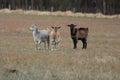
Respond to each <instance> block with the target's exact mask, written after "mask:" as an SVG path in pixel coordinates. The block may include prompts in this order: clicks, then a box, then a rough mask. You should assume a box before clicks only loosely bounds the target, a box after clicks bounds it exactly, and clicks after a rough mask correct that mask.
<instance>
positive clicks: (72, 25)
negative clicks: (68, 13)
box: [67, 24, 77, 28]
mask: <svg viewBox="0 0 120 80" xmlns="http://www.w3.org/2000/svg"><path fill="white" fill-rule="evenodd" d="M67 26H68V27H70V28H74V27H76V26H77V25H75V24H69V25H67Z"/></svg>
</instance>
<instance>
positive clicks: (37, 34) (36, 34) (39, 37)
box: [30, 25, 50, 49]
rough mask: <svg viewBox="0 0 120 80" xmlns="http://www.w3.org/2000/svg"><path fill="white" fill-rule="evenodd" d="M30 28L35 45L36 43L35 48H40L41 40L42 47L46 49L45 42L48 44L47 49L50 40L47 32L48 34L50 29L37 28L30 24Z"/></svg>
mask: <svg viewBox="0 0 120 80" xmlns="http://www.w3.org/2000/svg"><path fill="white" fill-rule="evenodd" d="M30 30H31V31H32V34H33V39H34V42H35V45H36V49H40V43H41V42H43V43H44V48H45V49H46V42H47V44H48V49H49V44H50V43H49V42H50V39H49V34H50V31H49V30H39V29H38V28H37V26H36V25H32V26H31V27H30Z"/></svg>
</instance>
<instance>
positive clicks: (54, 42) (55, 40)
mask: <svg viewBox="0 0 120 80" xmlns="http://www.w3.org/2000/svg"><path fill="white" fill-rule="evenodd" d="M60 28H61V27H52V31H51V32H50V42H51V46H52V50H53V49H55V48H56V46H58V44H59V42H60V40H61V37H60V32H59V31H58V29H60Z"/></svg>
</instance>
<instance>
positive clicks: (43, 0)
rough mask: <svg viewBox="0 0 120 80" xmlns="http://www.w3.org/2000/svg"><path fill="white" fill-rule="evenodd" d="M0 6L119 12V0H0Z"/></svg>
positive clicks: (105, 12)
mask: <svg viewBox="0 0 120 80" xmlns="http://www.w3.org/2000/svg"><path fill="white" fill-rule="evenodd" d="M0 8H1V9H3V8H9V9H25V10H31V9H32V10H41V11H45V10H46V11H66V10H71V11H73V12H83V13H85V12H87V13H98V12H101V13H103V14H119V13H120V0H0Z"/></svg>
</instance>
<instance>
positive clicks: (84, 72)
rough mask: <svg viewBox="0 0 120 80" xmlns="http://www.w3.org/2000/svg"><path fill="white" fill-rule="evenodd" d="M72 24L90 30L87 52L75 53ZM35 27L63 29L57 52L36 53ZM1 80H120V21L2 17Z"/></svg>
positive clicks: (0, 19) (54, 17)
mask: <svg viewBox="0 0 120 80" xmlns="http://www.w3.org/2000/svg"><path fill="white" fill-rule="evenodd" d="M70 23H75V24H77V25H78V27H88V28H89V37H88V48H87V49H86V50H82V43H81V42H80V41H79V43H78V48H77V49H73V43H72V40H71V38H70V30H69V28H68V27H67V26H66V25H67V24H70ZM32 24H37V25H38V26H39V29H46V28H49V29H51V26H54V25H57V26H61V27H62V28H61V29H60V32H61V37H62V41H61V43H60V45H59V47H58V50H56V51H50V50H44V49H43V44H41V50H35V45H34V42H33V37H32V33H31V32H30V31H29V27H30V26H31V25H32ZM11 70H16V71H15V72H12V71H11ZM0 80H120V19H115V18H114V19H98V18H83V17H82V18H81V17H79V18H77V17H60V16H33V15H17V14H0Z"/></svg>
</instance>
